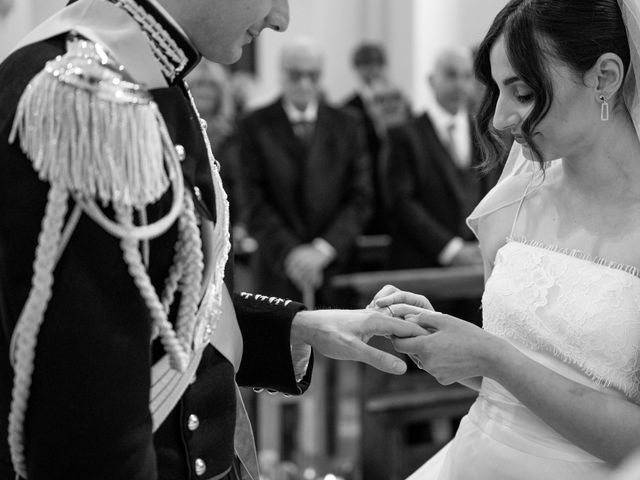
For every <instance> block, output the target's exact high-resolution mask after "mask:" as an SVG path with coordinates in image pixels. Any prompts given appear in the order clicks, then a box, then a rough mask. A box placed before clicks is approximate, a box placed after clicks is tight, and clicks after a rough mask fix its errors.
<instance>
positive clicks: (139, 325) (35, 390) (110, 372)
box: [0, 1, 309, 480]
mask: <svg viewBox="0 0 640 480" xmlns="http://www.w3.org/2000/svg"><path fill="white" fill-rule="evenodd" d="M99 3H100V4H102V2H99ZM140 4H142V5H144V6H145V8H152V7H151V6H150V5H147V4H146V3H145V2H143V1H140ZM102 5H104V4H102ZM113 8H117V7H115V6H114V7H113ZM165 28H166V29H167V30H171V29H172V27H171V25H170V24H166V25H165ZM171 33H172V34H174V35H175V38H178V39H179V38H180V37H179V35H178V34H177V32H175V31H173V30H171ZM125 44H126V42H125ZM180 46H181V47H183V48H185V49H186V48H189V46H188V44H184V42H183V43H182V44H181V45H180ZM65 51H66V48H65V35H60V36H57V37H53V38H50V39H48V40H45V41H40V42H38V43H35V44H31V45H28V46H26V47H23V48H21V49H19V50H18V51H16V52H14V53H13V54H12V55H10V56H9V57H8V58H7V59H6V60H5V61H4V62H3V63H2V64H1V65H0V84H1V85H2V89H0V171H1V172H2V174H1V175H0V378H1V379H2V381H1V382H0V432H2V434H1V435H0V478H14V473H13V471H12V470H13V469H12V465H11V460H10V457H9V451H8V445H7V435H6V432H7V427H8V425H7V417H8V414H9V408H10V401H11V387H12V380H11V379H12V378H13V370H12V367H11V365H10V364H9V344H10V340H11V335H12V333H13V330H14V327H15V324H16V321H17V319H18V317H19V315H20V312H21V310H22V308H23V306H24V304H25V301H26V299H27V296H28V294H29V291H30V289H31V276H32V274H33V268H32V264H33V260H34V253H35V248H36V245H37V240H38V235H39V232H40V230H41V221H42V218H43V215H44V208H45V205H46V203H47V193H48V190H49V185H48V184H47V183H46V182H43V181H41V180H40V179H39V178H38V175H37V172H36V171H34V169H33V167H32V164H31V160H30V159H29V158H27V157H26V156H25V154H23V152H22V150H21V148H20V146H19V142H16V143H14V144H9V143H8V138H9V131H10V129H11V126H12V123H13V118H14V114H15V112H16V108H17V102H18V100H19V98H20V96H21V95H22V93H23V92H24V90H25V88H26V86H27V84H28V83H29V81H30V80H31V79H32V78H33V77H34V76H35V75H36V74H37V73H38V72H40V71H41V70H42V69H43V67H44V65H45V62H47V61H48V60H50V59H53V58H55V57H56V56H58V55H61V54H64V53H65ZM191 53H193V52H191ZM192 58H193V57H192ZM196 58H197V55H196ZM125 67H126V66H125ZM151 94H152V96H153V98H154V100H155V101H156V103H157V104H158V106H159V109H160V112H161V114H162V115H163V117H164V119H165V121H166V124H167V127H168V130H169V134H170V136H171V139H172V141H173V142H174V143H175V144H180V145H182V146H184V148H185V151H186V158H185V160H184V161H183V162H182V169H183V173H184V177H185V183H186V187H187V188H189V189H191V191H192V193H194V198H197V195H195V192H196V190H195V188H194V187H195V186H197V187H198V189H199V191H200V192H202V200H201V201H199V202H198V203H199V206H198V210H199V211H200V212H201V214H202V218H203V221H215V218H214V217H213V216H212V213H211V212H215V208H214V198H213V187H212V183H211V176H210V173H209V170H208V169H209V162H208V158H207V153H206V147H205V143H204V140H203V138H202V135H201V133H200V127H199V122H198V119H197V116H196V114H195V112H194V110H193V108H192V107H191V104H190V102H189V100H188V98H187V96H186V93H185V91H184V89H183V88H182V87H181V83H180V77H179V78H178V79H177V81H176V82H173V83H170V85H169V86H168V87H167V88H160V89H157V90H154V91H152V92H151ZM69 121H75V119H72V118H70V119H69ZM171 196H172V193H171V192H167V193H165V194H164V196H162V197H161V198H160V199H159V200H158V201H157V203H155V204H153V205H152V206H150V207H149V208H148V212H147V214H148V217H149V221H150V222H152V221H153V220H154V219H157V218H159V216H161V215H163V214H166V212H167V211H168V209H169V207H170V204H171ZM70 203H72V202H71V201H70ZM176 240H177V229H176V226H175V225H174V226H173V227H171V228H170V229H169V230H168V231H167V232H165V233H164V234H162V235H160V236H159V237H157V238H155V239H153V240H152V241H151V248H150V262H149V268H148V270H149V276H150V278H151V280H152V283H153V285H154V286H155V287H156V290H157V291H161V290H162V288H163V282H164V279H165V278H166V277H167V273H168V271H169V267H170V265H171V263H172V258H173V255H174V247H175V244H176ZM230 273H231V265H230V264H229V265H227V276H226V278H225V281H226V282H228V286H229V289H230V291H232V278H231V275H230ZM54 275H55V282H54V285H53V291H52V297H51V299H50V302H49V305H48V308H47V310H46V313H45V318H44V322H43V325H42V329H41V331H40V333H39V335H38V345H37V354H36V356H35V370H34V372H33V377H32V381H33V383H32V385H31V391H30V401H29V404H28V409H27V413H26V420H25V423H24V428H25V448H26V462H27V470H28V474H29V475H28V476H29V479H30V480H38V479H43V478H47V479H62V478H64V479H72V478H73V479H80V478H91V479H96V480H100V479H104V480H113V479H129V480H156V479H163V480H183V479H194V480H195V479H196V478H209V477H213V476H215V475H217V474H219V473H220V472H224V471H225V470H226V469H227V468H229V466H230V465H231V463H232V461H233V458H234V448H233V433H234V428H235V413H236V410H235V409H236V397H235V381H234V380H236V379H237V381H238V382H239V383H241V384H242V385H251V386H257V387H268V388H271V389H274V390H280V391H283V392H287V393H294V394H296V393H301V392H302V391H303V390H304V389H305V388H306V386H307V385H308V381H309V377H308V376H307V377H306V378H305V379H304V380H303V381H302V382H300V383H298V382H296V378H295V375H294V372H293V366H292V361H291V350H290V342H289V331H290V326H291V321H292V318H293V316H294V315H295V313H296V312H297V311H299V310H300V309H301V308H302V306H301V305H300V304H296V303H295V302H292V303H288V304H286V306H285V304H284V303H276V302H270V301H268V300H269V299H268V298H267V299H265V298H261V297H255V296H251V295H244V296H241V295H234V298H233V300H234V306H235V308H236V313H237V317H238V322H239V326H240V330H241V333H242V337H243V342H244V355H243V357H242V363H241V365H240V371H239V372H238V374H237V377H236V378H234V375H235V374H234V369H233V366H232V365H231V364H230V363H229V362H228V361H227V360H226V359H225V358H224V357H223V356H222V355H221V354H220V353H219V352H218V351H217V350H216V349H215V348H213V347H212V346H211V345H209V346H207V347H206V348H205V351H204V354H203V358H202V361H201V363H200V366H199V368H198V370H197V372H196V375H195V377H194V379H193V382H192V384H191V385H190V386H189V387H188V388H187V391H186V392H185V394H184V396H183V397H182V399H181V400H180V402H179V403H178V404H177V406H176V407H175V408H174V410H173V411H172V412H171V414H170V415H169V417H168V418H167V419H166V420H165V422H164V423H163V425H162V426H161V427H160V429H159V430H158V431H157V432H156V433H155V434H153V433H152V422H151V416H150V413H149V405H148V404H149V385H150V367H151V365H152V363H153V362H154V361H155V360H157V359H158V358H159V357H160V356H161V355H162V354H163V353H164V351H163V348H162V347H161V346H160V345H158V344H157V342H155V343H154V344H152V345H151V346H150V338H151V324H152V320H151V317H150V313H149V310H148V308H147V307H146V305H145V302H144V301H143V299H142V298H141V295H140V292H139V290H138V288H137V287H136V285H135V284H134V282H133V280H132V278H131V276H130V274H129V272H128V270H127V266H126V264H125V262H124V261H123V256H122V251H121V249H120V246H119V240H118V239H117V238H114V237H113V236H112V235H110V234H109V233H107V232H106V231H105V230H104V229H102V228H101V227H100V226H99V225H97V224H96V223H95V222H94V221H92V220H91V219H89V218H88V217H87V216H85V215H83V216H82V217H81V219H80V221H79V223H78V225H77V227H76V229H75V230H74V232H73V235H72V236H71V238H70V240H69V243H68V245H67V247H66V249H65V250H64V253H63V255H62V256H61V258H60V260H59V262H58V264H57V266H56V269H55V273H54ZM176 310H177V308H175V303H174V308H172V309H171V312H170V315H169V319H170V321H172V322H173V321H174V320H175V317H176ZM265 359H268V361H267V362H265ZM193 416H195V417H193ZM190 418H191V419H192V420H193V419H194V418H196V419H197V420H198V422H196V424H195V428H193V427H194V423H193V422H191V423H190V422H189V419H190ZM196 459H199V460H202V461H203V463H204V465H206V475H205V477H201V476H200V475H198V474H197V473H196V469H194V462H195V461H196ZM200 465H202V464H200Z"/></svg>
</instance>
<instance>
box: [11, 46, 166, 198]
mask: <svg viewBox="0 0 640 480" xmlns="http://www.w3.org/2000/svg"><path fill="white" fill-rule="evenodd" d="M17 135H19V137H20V145H21V148H22V150H23V151H24V152H25V153H26V154H27V156H28V157H29V158H30V159H31V161H32V162H33V167H34V168H35V170H36V171H37V172H38V174H39V176H40V178H41V179H42V180H44V181H47V182H49V183H51V184H56V185H60V186H63V187H65V188H66V189H68V190H69V191H70V192H72V193H73V194H74V196H79V197H80V198H83V199H96V200H98V201H99V202H100V203H102V204H108V203H114V204H118V205H123V206H132V207H135V208H142V207H144V206H145V205H149V204H150V203H153V202H155V201H156V200H158V198H159V197H160V196H161V195H162V194H163V193H164V192H165V191H166V190H167V188H168V186H169V177H168V175H169V174H174V173H177V172H175V168H174V167H175V165H172V163H173V162H171V161H170V157H171V156H172V155H171V153H172V152H171V151H172V150H173V145H172V144H171V140H170V138H169V136H168V133H167V132H166V128H165V127H164V123H163V120H162V118H161V116H160V114H159V112H158V109H157V106H156V105H155V103H154V102H153V99H152V98H151V96H150V94H149V93H148V91H147V90H146V89H145V88H144V87H143V86H142V85H139V84H137V83H135V82H134V81H133V80H132V79H131V78H129V76H128V74H127V72H126V70H125V68H124V67H123V66H122V65H119V64H118V63H117V62H116V61H115V60H114V59H113V58H112V57H111V56H110V54H109V53H108V52H107V51H106V50H105V49H104V48H102V47H101V46H100V45H99V44H97V43H94V42H92V41H89V40H86V39H84V38H82V37H80V36H78V35H75V34H71V35H70V36H69V38H68V41H67V52H66V53H65V54H64V55H61V56H59V57H57V58H55V59H54V60H51V61H49V62H48V63H47V64H46V65H45V67H44V69H43V70H42V71H41V72H40V73H39V74H37V75H36V76H35V77H34V78H33V79H32V80H31V82H30V83H29V85H28V86H27V88H26V90H25V92H24V93H23V95H22V98H21V99H20V102H19V104H18V108H17V111H16V116H15V120H14V125H13V129H12V131H11V136H10V141H11V142H13V141H14V140H15V138H16V136H17ZM173 155H175V152H173Z"/></svg>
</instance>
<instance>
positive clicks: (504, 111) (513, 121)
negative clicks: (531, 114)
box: [493, 95, 522, 131]
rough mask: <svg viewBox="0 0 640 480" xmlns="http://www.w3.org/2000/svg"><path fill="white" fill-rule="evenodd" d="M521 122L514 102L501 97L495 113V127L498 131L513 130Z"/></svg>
mask: <svg viewBox="0 0 640 480" xmlns="http://www.w3.org/2000/svg"><path fill="white" fill-rule="evenodd" d="M521 120H522V117H521V116H520V113H519V112H518V110H517V109H516V108H515V105H514V104H513V102H511V101H509V100H508V99H506V98H504V97H503V96H502V95H500V96H499V97H498V101H497V102H496V108H495V111H494V112H493V127H494V128H495V129H496V130H498V131H502V130H513V128H514V127H515V126H516V125H518V124H519V123H520V121H521Z"/></svg>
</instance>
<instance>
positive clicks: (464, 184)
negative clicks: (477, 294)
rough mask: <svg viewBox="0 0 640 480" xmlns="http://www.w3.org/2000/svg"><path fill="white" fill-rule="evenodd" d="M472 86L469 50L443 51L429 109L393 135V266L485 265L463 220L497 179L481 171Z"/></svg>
mask: <svg viewBox="0 0 640 480" xmlns="http://www.w3.org/2000/svg"><path fill="white" fill-rule="evenodd" d="M472 81H473V70H472V59H471V54H470V52H468V51H467V50H465V49H446V50H444V51H442V52H441V53H440V54H439V55H438V56H437V58H436V60H435V63H434V68H433V71H432V72H431V74H430V75H429V85H430V87H431V90H432V93H433V98H432V102H431V103H430V105H429V106H428V108H427V111H426V112H425V113H424V114H423V115H421V116H418V117H416V118H415V119H412V120H410V121H409V122H407V123H406V124H405V125H402V126H400V127H398V128H395V129H392V130H391V131H390V132H389V141H390V155H389V163H388V167H387V172H386V173H387V178H388V182H389V184H388V191H389V195H390V212H389V224H390V228H391V232H392V244H391V252H390V266H391V267H392V268H420V267H439V266H454V265H473V264H480V263H481V261H482V260H481V256H480V249H479V247H478V244H477V242H476V241H475V240H474V238H473V234H472V232H471V230H470V229H469V228H468V227H467V226H466V223H465V219H466V217H467V216H468V215H469V214H470V213H471V211H472V210H473V208H474V206H475V205H476V204H477V203H478V201H479V200H480V199H481V198H482V197H483V196H484V194H485V193H486V192H487V191H488V190H489V189H490V188H491V186H492V185H493V183H494V182H495V179H494V178H493V177H488V176H483V175H482V174H481V172H480V171H478V170H477V168H476V167H477V166H478V165H479V164H480V162H481V159H480V155H479V151H478V148H477V145H476V142H475V139H474V138H475V136H474V129H473V125H472V120H471V118H470V116H469V114H468V113H467V110H466V105H467V104H468V95H469V92H470V91H471V88H472ZM457 303H458V304H460V302H457ZM447 308H448V313H461V314H464V313H465V312H466V311H467V310H465V309H463V310H462V311H461V312H452V311H451V309H450V308H449V307H448V306H447ZM475 310H477V308H476V309H475Z"/></svg>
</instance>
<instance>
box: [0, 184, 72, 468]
mask: <svg viewBox="0 0 640 480" xmlns="http://www.w3.org/2000/svg"><path fill="white" fill-rule="evenodd" d="M68 197H69V194H68V192H67V190H66V189H65V188H64V187H62V186H57V185H52V187H51V189H50V190H49V194H48V203H47V208H46V213H45V217H44V219H43V221H42V230H41V232H40V236H39V238H38V247H37V249H36V258H35V262H34V273H33V279H32V287H31V291H30V292H29V298H28V299H27V302H26V303H25V306H24V308H23V310H22V313H21V314H20V318H19V319H18V322H17V324H16V327H15V330H14V333H13V337H12V339H11V342H12V348H11V354H12V359H13V366H14V380H13V392H12V398H11V411H10V413H9V438H8V441H9V449H10V451H11V460H12V462H13V465H14V468H15V470H16V472H17V473H18V474H19V475H20V476H22V477H23V478H27V468H26V461H25V455H24V419H25V416H26V411H27V403H28V401H29V393H30V388H31V380H32V374H33V370H34V359H35V352H36V344H37V342H38V333H39V331H40V326H41V325H42V322H43V320H44V312H45V310H46V309H47V304H48V303H49V299H50V298H51V289H52V286H53V271H54V268H55V263H56V261H57V258H58V250H59V246H60V241H61V232H62V225H63V223H64V217H65V214H66V212H67V200H68Z"/></svg>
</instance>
